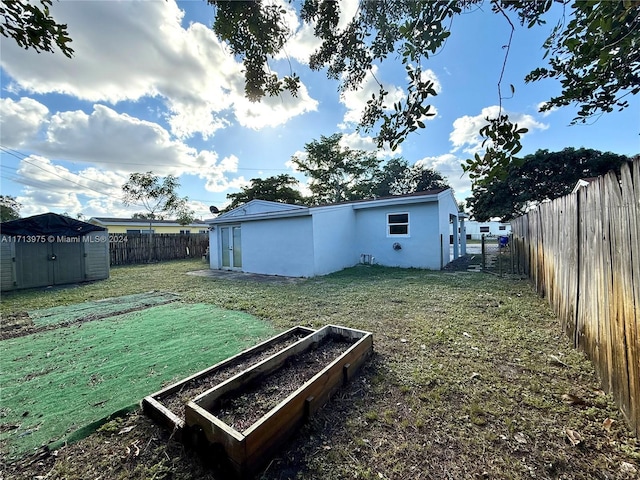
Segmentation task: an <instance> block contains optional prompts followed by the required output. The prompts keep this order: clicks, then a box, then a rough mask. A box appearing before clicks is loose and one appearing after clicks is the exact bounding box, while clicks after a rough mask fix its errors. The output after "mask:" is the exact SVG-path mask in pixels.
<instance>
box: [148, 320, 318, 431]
mask: <svg viewBox="0 0 640 480" xmlns="http://www.w3.org/2000/svg"><path fill="white" fill-rule="evenodd" d="M307 335H310V333H309V332H293V333H292V334H291V335H287V336H286V337H283V338H281V339H279V340H278V341H277V342H275V343H273V344H272V345H270V346H269V347H268V348H266V349H265V350H262V351H259V352H256V353H254V354H252V355H249V356H246V357H244V358H241V359H239V360H238V361H237V362H233V363H232V364H229V365H225V366H224V367H222V368H220V369H218V370H216V371H214V372H211V373H210V374H208V375H206V376H203V377H200V378H195V379H193V380H191V381H189V382H187V383H185V384H184V385H183V386H182V388H180V389H179V390H176V391H175V392H172V393H169V394H167V395H166V396H162V397H160V398H156V400H158V401H159V402H160V403H161V404H162V405H164V406H165V407H166V408H168V409H169V410H170V411H171V412H173V413H174V414H175V415H177V416H178V417H180V418H182V419H184V405H185V404H186V403H187V402H189V401H190V400H193V399H194V398H195V397H197V396H198V395H200V394H201V393H204V392H206V391H207V390H211V389H212V388H213V387H215V386H216V385H219V384H220V383H222V382H224V381H225V380H227V379H229V378H231V377H233V376H234V375H237V374H238V373H240V372H243V371H244V370H246V369H247V368H249V367H251V366H252V365H255V364H257V363H259V362H261V361H263V360H265V359H267V358H269V357H270V356H271V355H275V354H276V353H278V352H279V351H280V350H283V349H284V348H286V347H288V346H289V345H293V344H294V343H295V342H297V341H298V340H301V339H303V338H304V337H306V336H307Z"/></svg>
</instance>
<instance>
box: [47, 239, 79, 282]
mask: <svg viewBox="0 0 640 480" xmlns="http://www.w3.org/2000/svg"><path fill="white" fill-rule="evenodd" d="M52 245H53V253H54V255H55V260H53V261H52V262H51V264H52V266H53V283H54V285H61V284H65V283H76V282H82V281H83V280H84V252H83V249H82V243H62V242H60V243H54V244H52Z"/></svg>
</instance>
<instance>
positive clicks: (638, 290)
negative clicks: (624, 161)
mask: <svg viewBox="0 0 640 480" xmlns="http://www.w3.org/2000/svg"><path fill="white" fill-rule="evenodd" d="M511 226H512V232H513V243H514V245H513V248H514V250H515V252H514V253H515V257H516V263H517V265H518V268H519V269H520V271H522V272H523V273H525V274H527V275H529V277H530V278H531V280H532V281H533V283H534V284H535V287H536V290H537V291H538V293H539V294H540V295H542V296H545V297H546V298H547V299H548V301H549V303H550V304H551V306H552V308H553V309H554V311H555V313H556V314H557V316H558V318H559V319H560V321H561V323H562V328H563V329H564V331H565V333H566V334H567V335H568V336H569V338H571V339H572V340H573V343H574V346H575V347H576V348H580V349H582V350H584V351H585V352H586V354H587V355H588V356H589V358H590V359H591V360H592V362H593V363H594V365H595V368H596V371H597V373H598V375H599V377H600V380H601V382H602V386H603V389H604V390H605V391H607V392H610V393H612V394H613V396H614V398H615V399H616V402H617V403H618V405H619V406H620V409H621V411H622V412H623V414H624V416H625V417H626V418H627V420H628V422H629V424H630V426H631V427H632V429H634V430H635V434H636V436H640V327H639V326H638V310H640V160H635V161H634V162H633V164H628V165H624V166H623V168H622V171H621V176H620V178H618V177H617V176H616V174H615V173H614V172H609V173H608V174H607V175H605V176H603V177H599V178H598V179H597V180H595V181H593V182H592V183H590V184H589V186H588V187H584V188H581V189H580V190H579V191H578V192H577V193H572V194H570V195H567V196H565V197H561V198H558V199H556V200H553V201H552V202H548V203H543V204H541V205H540V206H539V207H537V208H536V209H534V210H532V211H530V212H528V213H527V214H526V215H524V216H522V217H519V218H517V219H516V220H514V221H513V222H512V223H511Z"/></svg>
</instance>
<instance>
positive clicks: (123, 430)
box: [118, 425, 136, 435]
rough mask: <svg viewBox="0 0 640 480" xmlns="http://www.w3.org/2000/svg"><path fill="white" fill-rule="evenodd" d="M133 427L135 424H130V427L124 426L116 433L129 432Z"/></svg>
mask: <svg viewBox="0 0 640 480" xmlns="http://www.w3.org/2000/svg"><path fill="white" fill-rule="evenodd" d="M134 428H136V426H135V425H131V426H130V427H124V428H123V429H122V430H120V431H119V432H118V435H122V434H123V433H129V432H130V431H131V430H133V429H134Z"/></svg>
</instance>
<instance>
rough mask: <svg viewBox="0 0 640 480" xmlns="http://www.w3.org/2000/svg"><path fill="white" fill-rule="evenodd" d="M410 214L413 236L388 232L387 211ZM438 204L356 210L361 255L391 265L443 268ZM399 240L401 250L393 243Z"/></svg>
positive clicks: (410, 230) (358, 244)
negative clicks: (438, 226)
mask: <svg viewBox="0 0 640 480" xmlns="http://www.w3.org/2000/svg"><path fill="white" fill-rule="evenodd" d="M390 213H408V214H409V235H408V236H396V235H388V234H387V228H388V227H387V214H390ZM437 225H438V207H437V204H436V203H435V202H433V203H426V204H425V203H423V204H410V205H398V206H386V207H377V208H367V209H362V210H357V212H356V230H357V232H358V242H357V246H358V252H357V255H358V258H359V257H360V254H362V253H365V254H370V255H373V256H374V257H375V263H376V264H379V265H385V266H389V267H404V268H410V267H415V268H428V269H439V268H440V250H439V249H438V248H436V245H439V232H438V230H437ZM395 243H399V244H400V246H401V247H402V248H401V249H400V250H394V248H393V245H394V244H395Z"/></svg>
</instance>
